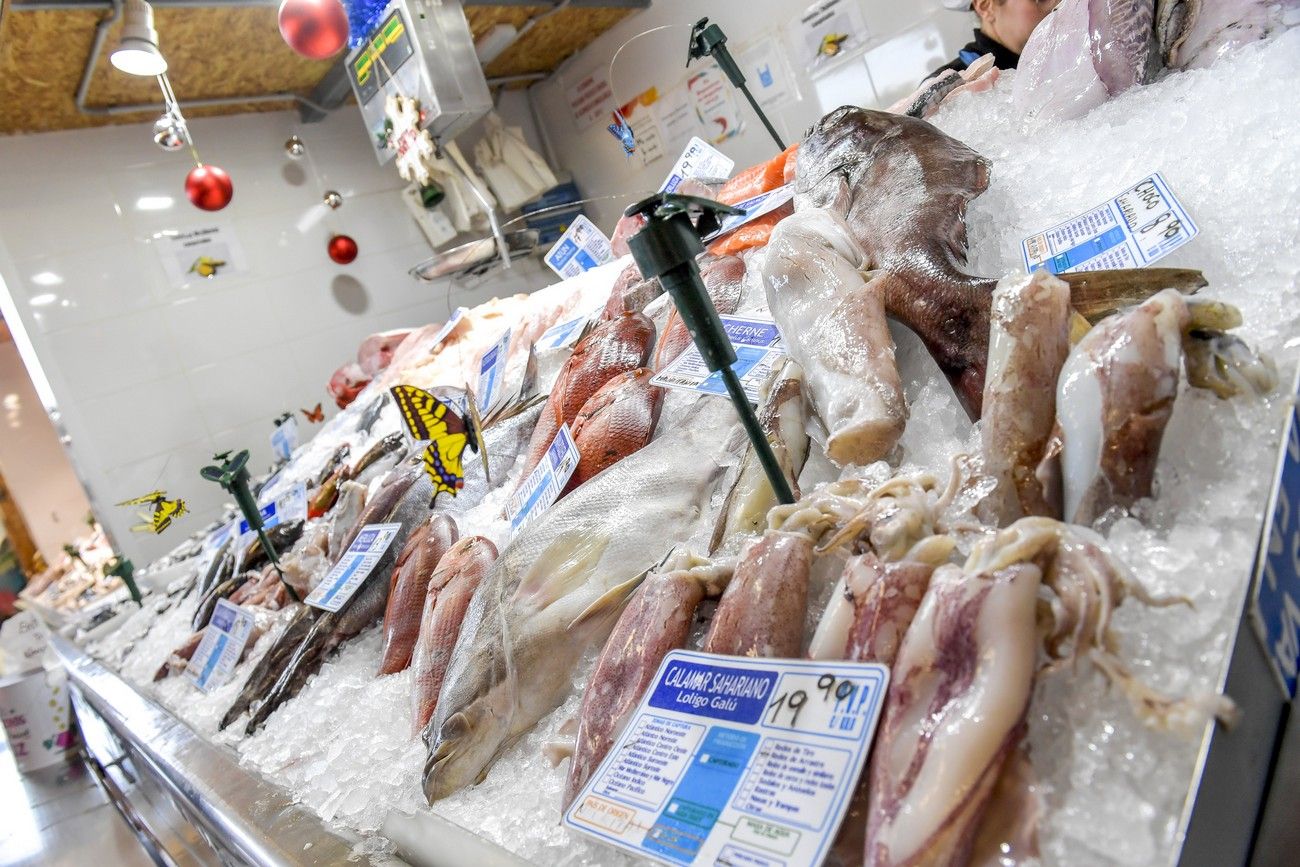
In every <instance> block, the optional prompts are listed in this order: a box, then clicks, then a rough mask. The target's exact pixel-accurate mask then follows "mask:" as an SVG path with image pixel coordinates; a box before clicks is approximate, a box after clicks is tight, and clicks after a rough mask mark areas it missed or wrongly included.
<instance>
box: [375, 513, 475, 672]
mask: <svg viewBox="0 0 1300 867" xmlns="http://www.w3.org/2000/svg"><path fill="white" fill-rule="evenodd" d="M458 538H460V530H459V529H458V528H457V526H456V521H455V519H454V518H452V517H451V516H450V515H442V514H436V513H435V514H433V515H431V516H430V517H429V520H428V521H427V522H425V523H424V524H423V525H421V526H420V527H418V528H416V529H415V530H414V531H413V532H412V533H411V535H410V537H409V538H408V539H407V540H406V545H405V546H404V547H403V548H402V552H401V554H399V555H398V556H397V563H396V564H395V565H394V567H393V576H392V581H391V585H390V587H389V590H388V603H387V605H386V607H385V608H384V647H383V650H382V652H381V657H380V660H379V673H380V674H381V675H384V674H392V673H394V672H397V671H403V670H405V669H406V667H407V666H408V665H410V664H411V651H412V650H413V649H414V647H415V640H416V638H418V637H419V635H420V617H421V612H422V611H423V610H424V602H425V596H426V595H427V593H428V590H429V588H430V585H431V581H430V580H429V579H430V578H431V577H433V571H434V569H435V568H436V567H437V566H438V563H439V561H440V560H442V558H443V555H444V554H446V553H447V551H448V550H449V549H450V548H451V546H452V545H454V544H455V543H456V540H457V539H458Z"/></svg>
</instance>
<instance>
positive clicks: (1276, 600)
mask: <svg viewBox="0 0 1300 867" xmlns="http://www.w3.org/2000/svg"><path fill="white" fill-rule="evenodd" d="M1293 385H1294V386H1295V388H1294V389H1293V392H1295V393H1300V375H1298V376H1297V379H1296V382H1295V383H1293ZM1284 433H1285V436H1284V437H1283V446H1282V454H1281V456H1280V457H1279V459H1278V473H1277V483H1276V486H1275V487H1274V489H1273V496H1272V499H1271V501H1270V506H1271V508H1270V509H1269V511H1268V512H1267V513H1266V514H1268V515H1270V520H1269V523H1268V525H1267V526H1266V527H1265V528H1264V536H1263V541H1262V543H1261V545H1260V551H1259V555H1258V557H1257V562H1256V572H1255V600H1254V604H1253V605H1252V606H1251V620H1252V621H1253V622H1254V626H1255V632H1256V634H1258V635H1259V638H1260V641H1262V642H1263V643H1264V651H1265V653H1266V654H1267V655H1268V657H1269V659H1270V660H1272V662H1273V669H1274V671H1275V673H1276V674H1277V677H1278V681H1279V682H1280V683H1281V685H1282V690H1283V692H1285V693H1286V697H1287V698H1288V699H1293V698H1295V691H1296V674H1297V667H1298V666H1300V407H1295V406H1293V407H1292V409H1291V414H1290V416H1289V417H1288V419H1287V424H1286V429H1285V431H1284Z"/></svg>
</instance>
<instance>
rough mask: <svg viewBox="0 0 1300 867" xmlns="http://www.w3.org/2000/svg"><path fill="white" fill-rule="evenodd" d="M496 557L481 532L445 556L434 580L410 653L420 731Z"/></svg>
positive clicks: (414, 715)
mask: <svg viewBox="0 0 1300 867" xmlns="http://www.w3.org/2000/svg"><path fill="white" fill-rule="evenodd" d="M496 559H497V549H496V546H495V545H493V544H492V543H491V542H489V541H488V540H487V539H484V538H483V537H482V536H467V537H465V538H464V539H461V540H460V541H459V542H457V543H456V544H455V545H452V546H451V550H449V551H448V552H447V553H446V554H444V555H443V557H442V559H441V560H439V561H438V567H437V569H436V570H435V571H434V573H433V576H432V577H431V578H430V579H429V582H428V589H427V592H426V594H425V597H424V607H423V609H422V611H421V614H420V635H419V638H418V640H417V641H416V643H415V649H414V650H413V651H412V653H411V680H412V689H411V711H412V714H411V716H412V722H413V727H414V730H415V731H416V732H419V731H420V730H421V729H423V728H424V727H425V726H426V725H427V724H428V722H429V717H431V716H433V711H434V708H435V707H437V704H438V693H439V692H440V691H441V690H442V682H443V678H444V677H445V676H446V674H447V666H448V665H449V664H450V663H451V654H452V650H453V649H454V648H455V646H456V639H457V638H459V637H460V625H461V621H462V620H464V619H465V612H466V611H467V610H468V609H469V603H470V600H471V599H472V598H473V597H474V593H475V591H477V590H478V586H479V584H480V583H481V582H482V581H483V577H484V576H485V575H486V574H487V572H488V570H489V569H490V568H491V567H492V564H493V563H494V562H496Z"/></svg>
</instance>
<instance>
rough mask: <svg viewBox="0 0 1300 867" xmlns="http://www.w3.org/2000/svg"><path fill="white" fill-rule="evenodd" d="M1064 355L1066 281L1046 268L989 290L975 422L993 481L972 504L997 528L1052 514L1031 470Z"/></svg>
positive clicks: (1048, 433) (1038, 460)
mask: <svg viewBox="0 0 1300 867" xmlns="http://www.w3.org/2000/svg"><path fill="white" fill-rule="evenodd" d="M1069 353H1070V287H1069V286H1068V285H1066V284H1065V282H1063V281H1061V280H1058V279H1057V278H1055V277H1053V276H1052V275H1051V274H1049V273H1047V272H1046V271H1036V272H1034V274H1033V275H1032V276H1028V277H1027V276H1025V275H1023V274H1020V275H1017V276H1014V277H1009V278H1007V279H1005V280H1003V281H1002V282H1000V283H998V286H997V289H995V290H994V291H993V315H992V329H991V332H990V335H989V369H988V376H987V378H986V379H985V382H984V416H983V418H982V420H981V422H980V428H981V431H980V442H981V449H980V453H981V456H982V457H983V459H984V466H983V471H984V473H985V474H987V475H989V476H991V477H992V478H993V479H994V480H996V482H997V487H996V488H994V489H993V491H992V492H991V493H990V494H989V495H988V496H987V497H986V498H985V499H984V501H983V503H981V504H980V507H981V509H982V510H983V514H984V515H986V517H987V518H989V519H991V521H992V522H993V523H995V524H996V525H998V526H1005V525H1006V524H1009V523H1011V522H1012V521H1014V520H1016V519H1017V518H1023V517H1024V516H1025V515H1043V516H1045V517H1059V516H1060V505H1059V502H1058V500H1057V498H1056V497H1055V496H1053V495H1054V494H1056V493H1057V491H1056V484H1059V481H1057V480H1049V481H1048V484H1047V489H1046V490H1045V488H1044V480H1043V479H1042V478H1040V477H1039V475H1038V470H1039V467H1040V465H1041V464H1042V463H1043V458H1044V456H1045V455H1046V454H1047V447H1048V442H1049V441H1050V440H1051V437H1052V428H1053V426H1054V425H1055V423H1056V381H1057V379H1058V377H1059V376H1060V373H1061V367H1062V366H1063V365H1064V364H1065V359H1066V357H1067V356H1068V355H1069Z"/></svg>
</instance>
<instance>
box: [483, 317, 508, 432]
mask: <svg viewBox="0 0 1300 867" xmlns="http://www.w3.org/2000/svg"><path fill="white" fill-rule="evenodd" d="M509 349H510V329H509V328H507V329H506V332H505V334H502V335H501V337H500V339H499V340H497V342H496V343H494V344H492V348H491V349H489V350H488V351H487V352H485V353H483V358H481V359H480V360H479V365H478V408H479V412H482V413H487V411H488V410H489V409H490V408H491V407H492V400H493V398H495V397H496V392H497V387H498V386H499V385H500V384H501V380H502V379H504V378H505V375H506V353H507V352H508V350H509Z"/></svg>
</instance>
